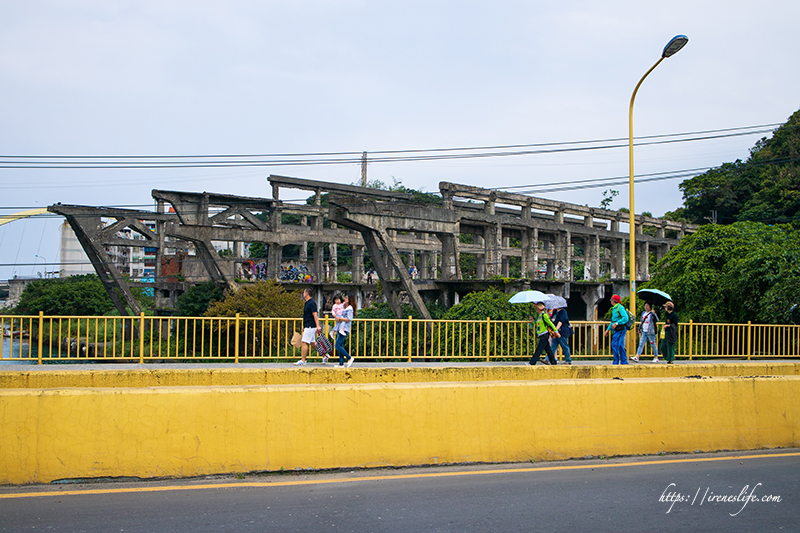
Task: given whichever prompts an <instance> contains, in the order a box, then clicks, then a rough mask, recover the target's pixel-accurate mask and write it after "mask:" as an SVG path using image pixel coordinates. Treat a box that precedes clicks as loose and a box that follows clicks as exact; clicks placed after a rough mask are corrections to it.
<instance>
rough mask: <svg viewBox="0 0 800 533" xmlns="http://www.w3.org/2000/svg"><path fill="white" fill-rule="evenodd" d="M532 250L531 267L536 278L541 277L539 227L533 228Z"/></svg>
mask: <svg viewBox="0 0 800 533" xmlns="http://www.w3.org/2000/svg"><path fill="white" fill-rule="evenodd" d="M531 250H532V252H533V253H532V257H531V269H532V270H533V274H534V275H533V276H532V277H534V278H538V277H539V228H533V234H532V235H531Z"/></svg>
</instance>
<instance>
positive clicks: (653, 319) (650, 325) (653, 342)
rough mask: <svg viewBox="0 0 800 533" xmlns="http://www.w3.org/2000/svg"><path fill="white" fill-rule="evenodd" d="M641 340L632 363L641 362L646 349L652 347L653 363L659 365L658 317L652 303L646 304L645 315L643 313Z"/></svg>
mask: <svg viewBox="0 0 800 533" xmlns="http://www.w3.org/2000/svg"><path fill="white" fill-rule="evenodd" d="M640 327H641V334H642V336H641V338H640V339H639V347H638V348H637V349H636V355H634V356H633V357H631V361H636V362H637V363H638V362H639V356H640V355H642V354H643V353H644V347H645V346H646V345H648V344H649V345H650V349H651V350H653V362H654V363H658V346H657V344H658V343H657V338H658V315H657V314H656V313H655V312H654V311H653V306H652V305H651V304H650V302H645V303H644V313H642V323H641V326H640Z"/></svg>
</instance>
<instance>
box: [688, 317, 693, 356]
mask: <svg viewBox="0 0 800 533" xmlns="http://www.w3.org/2000/svg"><path fill="white" fill-rule="evenodd" d="M693 354H694V321H693V320H690V321H689V361H691V360H692V355H693Z"/></svg>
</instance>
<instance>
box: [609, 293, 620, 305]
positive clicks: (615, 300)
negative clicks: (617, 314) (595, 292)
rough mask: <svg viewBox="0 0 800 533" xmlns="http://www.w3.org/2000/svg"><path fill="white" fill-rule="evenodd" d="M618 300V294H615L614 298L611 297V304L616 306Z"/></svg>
mask: <svg viewBox="0 0 800 533" xmlns="http://www.w3.org/2000/svg"><path fill="white" fill-rule="evenodd" d="M620 300H621V298H620V297H619V294H615V295H614V296H612V297H611V302H612V303H615V304H618V303H619V301H620Z"/></svg>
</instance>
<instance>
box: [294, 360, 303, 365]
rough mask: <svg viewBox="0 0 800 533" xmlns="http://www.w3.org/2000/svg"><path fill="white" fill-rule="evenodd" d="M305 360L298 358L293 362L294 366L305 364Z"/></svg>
mask: <svg viewBox="0 0 800 533" xmlns="http://www.w3.org/2000/svg"><path fill="white" fill-rule="evenodd" d="M305 364H306V362H305V361H303V360H302V359H300V360H299V361H298V362H296V363H295V364H294V366H305Z"/></svg>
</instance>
